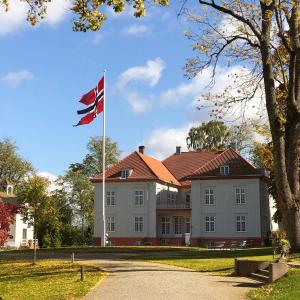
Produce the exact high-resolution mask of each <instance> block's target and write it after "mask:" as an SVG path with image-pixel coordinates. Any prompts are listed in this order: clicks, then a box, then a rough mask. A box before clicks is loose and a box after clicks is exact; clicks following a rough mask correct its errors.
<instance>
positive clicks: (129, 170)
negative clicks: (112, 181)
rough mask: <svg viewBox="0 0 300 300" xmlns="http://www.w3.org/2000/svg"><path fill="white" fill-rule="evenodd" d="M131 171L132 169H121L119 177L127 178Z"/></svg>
mask: <svg viewBox="0 0 300 300" xmlns="http://www.w3.org/2000/svg"><path fill="white" fill-rule="evenodd" d="M131 173H132V169H123V170H122V171H121V178H123V179H126V178H128V177H129V176H130V175H131Z"/></svg>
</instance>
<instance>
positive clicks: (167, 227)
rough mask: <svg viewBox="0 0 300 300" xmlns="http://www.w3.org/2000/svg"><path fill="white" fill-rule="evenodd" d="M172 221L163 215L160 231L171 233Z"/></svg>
mask: <svg viewBox="0 0 300 300" xmlns="http://www.w3.org/2000/svg"><path fill="white" fill-rule="evenodd" d="M170 226H171V221H170V218H169V217H162V218H161V219H160V232H161V234H170Z"/></svg>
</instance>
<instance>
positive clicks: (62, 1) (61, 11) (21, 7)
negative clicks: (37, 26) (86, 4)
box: [0, 0, 72, 36]
mask: <svg viewBox="0 0 300 300" xmlns="http://www.w3.org/2000/svg"><path fill="white" fill-rule="evenodd" d="M71 4H72V3H71V1H69V0H52V1H51V2H50V3H48V4H47V7H48V8H47V14H46V17H45V19H44V20H42V22H45V23H47V24H49V25H55V24H57V23H59V22H61V21H62V20H64V18H65V15H66V13H67V12H68V11H69V8H70V7H71ZM28 10H29V6H28V4H27V3H26V2H25V1H20V0H11V1H9V10H8V11H7V12H6V11H4V8H3V7H2V6H0V36H1V35H2V36H4V35H7V34H9V33H12V32H16V31H18V30H20V29H22V28H24V26H29V25H27V24H28V21H27V20H26V19H27V12H28Z"/></svg>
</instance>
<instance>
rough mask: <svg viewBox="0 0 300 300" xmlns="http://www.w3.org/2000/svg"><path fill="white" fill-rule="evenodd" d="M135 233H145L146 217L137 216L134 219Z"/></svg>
mask: <svg viewBox="0 0 300 300" xmlns="http://www.w3.org/2000/svg"><path fill="white" fill-rule="evenodd" d="M134 231H135V232H143V231H144V217H142V216H135V217H134Z"/></svg>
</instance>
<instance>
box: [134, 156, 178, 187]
mask: <svg viewBox="0 0 300 300" xmlns="http://www.w3.org/2000/svg"><path fill="white" fill-rule="evenodd" d="M135 152H136V153H137V154H138V155H139V157H140V158H141V159H142V160H143V162H144V163H145V164H146V166H147V167H148V168H149V169H150V171H151V172H152V173H153V174H154V175H155V176H156V177H157V178H158V179H160V180H163V181H166V178H163V177H161V176H159V174H156V172H155V171H154V170H153V169H152V167H151V165H149V164H148V162H147V161H146V160H144V158H143V156H144V157H146V158H150V159H152V160H154V161H156V162H157V163H159V164H161V165H162V166H163V167H164V168H165V169H166V170H167V171H168V172H169V173H170V174H171V175H172V177H173V179H174V182H172V180H171V183H173V184H178V183H179V181H178V180H177V179H176V177H175V176H174V174H173V173H172V172H171V171H170V170H169V169H168V168H167V167H166V166H165V165H164V164H163V163H162V162H161V161H160V160H158V159H156V158H154V157H152V156H148V155H145V154H142V153H140V152H138V151H135ZM179 184H180V183H179Z"/></svg>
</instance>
